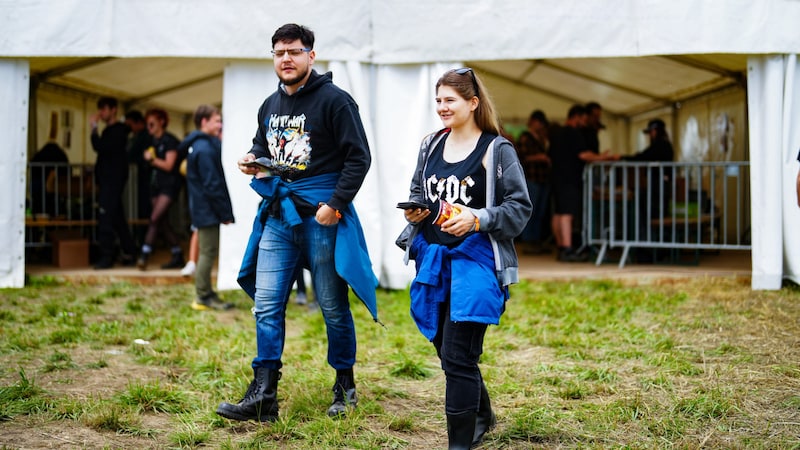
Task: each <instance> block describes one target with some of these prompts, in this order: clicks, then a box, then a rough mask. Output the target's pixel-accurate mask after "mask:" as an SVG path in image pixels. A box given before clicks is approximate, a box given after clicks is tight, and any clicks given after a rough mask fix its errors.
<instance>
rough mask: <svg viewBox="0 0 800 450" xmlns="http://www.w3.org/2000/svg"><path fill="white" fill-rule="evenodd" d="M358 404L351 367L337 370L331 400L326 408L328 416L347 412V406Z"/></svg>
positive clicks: (342, 414) (341, 414)
mask: <svg viewBox="0 0 800 450" xmlns="http://www.w3.org/2000/svg"><path fill="white" fill-rule="evenodd" d="M357 404H358V396H357V395H356V381H355V378H354V377H353V369H346V370H337V371H336V382H335V383H334V384H333V402H331V406H330V408H328V416H329V417H340V416H344V415H345V414H347V407H348V406H350V407H351V408H355V407H356V405H357Z"/></svg>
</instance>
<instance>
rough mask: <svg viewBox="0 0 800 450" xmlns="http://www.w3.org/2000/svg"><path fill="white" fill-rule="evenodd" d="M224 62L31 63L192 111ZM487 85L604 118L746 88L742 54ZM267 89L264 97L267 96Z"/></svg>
mask: <svg viewBox="0 0 800 450" xmlns="http://www.w3.org/2000/svg"><path fill="white" fill-rule="evenodd" d="M228 61H229V60H228V59H221V58H161V57H148V58H78V57H36V58H31V59H30V69H31V77H32V79H33V80H35V81H36V82H38V83H40V84H42V83H43V84H46V85H50V86H55V87H58V88H63V89H70V90H77V91H81V92H84V93H89V94H98V95H113V96H116V97H118V98H120V100H121V101H122V102H123V103H125V104H127V105H139V104H154V105H160V106H162V107H165V108H168V109H171V110H174V111H181V112H187V113H190V112H192V111H193V110H194V108H195V107H196V106H197V105H198V104H200V103H211V104H217V105H219V104H221V102H222V75H223V71H224V68H225V64H226V63H227V62H228ZM467 64H469V65H470V66H471V67H473V68H475V70H476V71H477V72H478V73H480V74H481V75H482V76H483V77H484V78H485V79H486V81H487V84H488V86H489V89H490V92H492V93H493V95H494V97H495V101H496V103H497V106H498V110H499V111H500V112H501V115H502V116H503V117H505V118H521V117H526V116H527V114H529V113H530V108H531V106H530V105H537V107H539V108H541V109H544V110H545V112H547V113H548V115H552V116H555V117H558V116H560V115H561V114H563V113H564V112H566V109H567V108H568V106H569V105H570V104H572V103H584V102H586V101H588V100H594V101H597V102H599V103H600V104H602V105H603V108H604V110H605V111H606V112H607V113H609V114H614V115H618V116H631V115H635V114H637V113H640V112H643V111H648V110H652V109H656V108H659V107H663V106H668V105H671V104H674V103H676V102H681V101H684V100H686V99H689V98H693V97H696V96H698V95H701V94H704V93H708V92H711V91H714V90H718V89H721V88H725V87H730V86H737V85H738V86H744V81H745V74H746V66H747V57H746V55H735V54H729V55H719V54H717V55H679V56H645V57H619V58H548V59H520V60H502V61H468V62H467ZM272 89H273V86H268V87H266V88H265V91H271V90H272Z"/></svg>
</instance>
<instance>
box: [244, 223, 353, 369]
mask: <svg viewBox="0 0 800 450" xmlns="http://www.w3.org/2000/svg"><path fill="white" fill-rule="evenodd" d="M335 244H336V226H335V225H334V226H323V225H320V224H319V223H317V220H316V219H315V218H314V217H313V216H312V217H308V218H305V219H303V223H302V224H301V225H298V226H296V227H294V228H291V227H288V226H287V225H286V224H285V223H283V222H282V221H281V220H280V219H275V218H272V217H270V218H269V219H268V220H267V223H266V225H265V226H264V233H263V234H262V235H261V241H260V243H259V245H258V263H257V269H256V294H255V310H254V315H255V318H256V345H257V348H258V356H256V358H254V359H253V368H256V367H265V368H268V369H280V368H281V366H282V363H281V356H282V355H283V347H284V342H285V339H286V305H287V303H288V300H289V294H290V293H291V289H292V285H293V284H294V281H295V277H296V275H297V273H298V272H297V271H298V268H299V267H301V265H302V264H303V263H304V262H306V263H307V264H308V266H309V269H310V270H311V283H312V285H313V289H314V298H315V299H316V301H317V304H318V305H319V309H320V310H321V311H322V316H323V318H324V319H325V327H326V329H327V333H328V364H330V365H331V367H333V368H334V369H350V368H352V367H353V364H355V360H356V331H355V326H354V325H353V316H352V314H351V313H350V302H349V299H348V296H347V293H348V287H347V283H345V282H344V280H342V278H341V277H339V275H338V274H337V273H336V267H335V265H334V246H335Z"/></svg>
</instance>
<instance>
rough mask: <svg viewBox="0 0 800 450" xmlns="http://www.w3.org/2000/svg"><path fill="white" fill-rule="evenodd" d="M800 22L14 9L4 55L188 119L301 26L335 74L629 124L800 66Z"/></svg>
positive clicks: (61, 5)
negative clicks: (458, 89) (391, 74)
mask: <svg viewBox="0 0 800 450" xmlns="http://www.w3.org/2000/svg"><path fill="white" fill-rule="evenodd" d="M798 17H800V2H798V1H796V0H763V1H759V2H753V1H752V0H674V1H672V2H664V1H663V0H622V1H615V2H610V1H603V2H586V1H584V0H540V1H536V2H531V1H530V0H467V1H463V0H459V1H456V0H402V1H399V0H331V1H329V2H318V1H314V0H296V1H295V2H293V3H292V5H291V7H287V6H286V4H285V3H284V2H277V1H275V0H264V1H261V2H253V1H250V0H229V1H226V2H218V1H215V0H195V1H192V2H176V1H171V0H146V1H137V2H134V1H127V0H63V1H60V2H52V1H50V0H22V1H0V29H3V30H4V33H3V34H2V36H0V58H21V59H26V60H29V61H30V63H31V71H32V75H33V77H34V79H35V80H38V81H40V82H44V83H47V84H50V85H58V86H62V87H69V88H73V89H80V90H82V91H88V92H91V93H103V94H106V93H107V94H113V95H116V96H118V97H120V98H121V99H122V100H123V101H125V102H127V103H128V104H136V103H141V104H149V103H154V104H159V105H161V106H164V107H167V108H171V109H175V110H178V111H187V112H188V111H191V110H193V108H194V106H195V105H197V104H199V103H201V102H207V103H217V104H218V103H220V101H221V98H222V95H221V90H222V82H221V78H222V73H223V71H224V67H225V64H226V62H228V61H229V60H238V61H241V60H262V61H263V59H264V58H265V57H268V53H267V49H268V48H269V46H270V37H271V33H272V31H273V30H275V29H276V28H277V27H278V26H280V25H282V24H284V23H287V22H297V23H302V24H307V25H309V26H311V28H312V29H314V31H315V33H316V35H317V43H316V45H315V48H316V49H317V53H318V58H319V60H321V61H322V60H327V61H358V62H365V63H371V64H376V65H383V64H386V65H402V64H421V63H441V62H447V61H454V63H453V64H459V63H456V62H455V61H459V62H466V64H469V65H471V66H473V67H475V68H476V69H477V70H478V71H479V72H480V73H482V74H484V75H486V78H487V84H489V88H490V89H491V90H492V92H493V93H496V94H495V95H496V96H497V97H498V109H499V110H500V112H501V115H502V116H503V117H506V118H507V117H514V118H518V117H520V115H521V114H523V112H522V111H521V110H522V109H523V106H519V105H521V104H522V99H524V100H525V106H524V109H525V110H527V109H528V108H529V106H528V105H533V104H535V105H543V106H541V107H542V108H543V109H545V110H546V111H547V112H548V113H549V114H551V115H557V116H560V115H562V114H563V111H565V110H566V109H567V108H568V104H570V103H573V102H585V101H587V100H595V101H597V102H599V103H601V104H602V105H603V107H604V110H606V111H607V112H608V113H610V114H614V115H618V116H630V115H633V114H637V113H639V112H642V111H647V110H650V109H652V108H656V107H659V106H663V105H668V104H670V103H673V102H676V101H682V100H685V99H687V98H692V97H694V96H696V95H699V94H703V93H707V92H709V91H713V90H716V89H719V88H722V87H725V86H735V85H739V86H742V85H743V82H744V78H745V76H746V72H747V70H746V64H747V55H756V54H770V53H800V33H797V32H796V22H797V18H798ZM515 88H518V89H515ZM272 89H273V86H269V87H266V89H265V91H271V90H272ZM565 105H566V106H565ZM524 115H527V112H524Z"/></svg>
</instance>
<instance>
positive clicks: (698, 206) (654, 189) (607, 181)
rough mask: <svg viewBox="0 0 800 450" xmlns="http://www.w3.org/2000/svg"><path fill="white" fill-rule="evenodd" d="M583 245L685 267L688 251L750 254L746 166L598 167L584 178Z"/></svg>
mask: <svg viewBox="0 0 800 450" xmlns="http://www.w3.org/2000/svg"><path fill="white" fill-rule="evenodd" d="M583 179H584V196H583V202H584V204H583V206H584V208H583V212H584V217H583V236H584V245H588V246H593V247H595V248H596V249H597V259H596V261H595V263H596V264H598V265H599V264H601V263H603V262H605V261H606V259H607V258H608V257H609V256H610V255H609V251H610V250H611V249H615V248H620V249H622V254H621V256H620V257H619V267H620V268H622V267H624V266H625V263H626V261H628V260H629V258H630V257H631V252H630V250H631V249H637V254H642V255H645V256H646V257H648V256H649V257H651V258H655V259H661V260H664V259H666V260H668V261H671V262H680V260H681V256H682V252H683V251H684V250H693V251H694V256H695V261H697V258H698V255H699V252H700V251H701V250H706V249H711V250H750V248H751V245H750V189H749V180H750V163H749V162H703V163H683V162H676V163H667V162H657V163H655V162H653V163H648V162H623V161H619V162H598V163H591V164H587V166H586V168H585V170H584V178H583Z"/></svg>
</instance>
